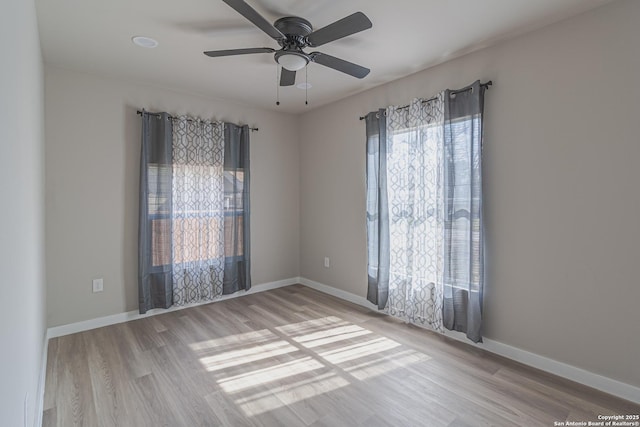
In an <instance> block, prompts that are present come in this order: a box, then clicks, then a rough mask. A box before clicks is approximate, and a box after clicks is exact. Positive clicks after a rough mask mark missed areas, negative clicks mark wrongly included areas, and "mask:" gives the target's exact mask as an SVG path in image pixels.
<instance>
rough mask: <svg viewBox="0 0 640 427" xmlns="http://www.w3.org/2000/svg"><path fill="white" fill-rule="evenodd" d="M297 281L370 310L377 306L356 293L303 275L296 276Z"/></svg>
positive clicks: (375, 308)
mask: <svg viewBox="0 0 640 427" xmlns="http://www.w3.org/2000/svg"><path fill="white" fill-rule="evenodd" d="M298 283H300V284H302V285H305V286H307V287H309V288H311V289H315V290H316V291H320V292H322V293H325V294H329V295H333V296H334V297H337V298H340V299H343V300H345V301H349V302H352V303H354V304H358V305H361V306H363V307H366V308H368V309H370V310H377V309H378V306H376V305H374V304H372V303H371V302H370V301H369V300H368V299H366V298H363V297H361V296H358V295H354V294H352V293H351V292H347V291H343V290H342V289H337V288H334V287H333V286H328V285H325V284H323V283H319V282H314V281H313V280H309V279H307V278H304V277H299V278H298Z"/></svg>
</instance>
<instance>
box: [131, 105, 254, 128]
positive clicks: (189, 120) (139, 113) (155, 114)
mask: <svg viewBox="0 0 640 427" xmlns="http://www.w3.org/2000/svg"><path fill="white" fill-rule="evenodd" d="M147 114H151V115H152V116H159V115H160V113H150V112H148V111H147ZM138 115H139V116H141V115H142V111H140V110H138ZM169 118H170V119H175V117H173V116H171V115H169ZM187 121H188V122H192V121H193V120H191V119H187ZM249 130H250V131H252V132H258V128H249Z"/></svg>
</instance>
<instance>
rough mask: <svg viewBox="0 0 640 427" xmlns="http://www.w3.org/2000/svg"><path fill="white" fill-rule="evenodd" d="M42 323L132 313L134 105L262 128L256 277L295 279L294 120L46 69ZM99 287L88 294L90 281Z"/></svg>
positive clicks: (254, 147)
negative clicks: (96, 280)
mask: <svg viewBox="0 0 640 427" xmlns="http://www.w3.org/2000/svg"><path fill="white" fill-rule="evenodd" d="M45 91H46V92H45V95H46V97H45V105H46V136H47V147H46V208H47V216H46V236H47V239H46V240H47V242H46V265H47V286H48V289H49V292H48V298H47V317H48V324H49V326H56V325H62V324H67V323H73V322H78V321H82V320H88V319H93V318H96V317H101V316H106V315H110V314H116V313H122V312H126V311H131V310H136V309H137V307H138V296H137V293H138V292H137V274H138V273H137V268H138V266H137V242H138V235H137V233H138V179H139V159H140V118H139V116H137V115H136V110H137V109H138V108H143V107H144V108H146V109H147V110H150V111H169V112H170V113H174V114H190V115H194V116H199V117H207V118H215V119H216V120H224V121H230V122H234V123H247V124H249V125H251V126H254V127H259V128H260V131H259V132H253V133H252V134H251V168H252V183H251V185H252V188H251V190H252V194H251V203H252V206H251V208H252V214H251V229H252V234H251V236H252V248H251V249H252V256H253V264H252V270H253V273H252V275H253V283H254V284H260V283H267V282H272V281H276V280H281V279H288V278H291V277H296V276H298V275H299V270H298V266H299V242H300V237H299V217H300V215H299V198H298V194H299V179H298V176H299V169H298V158H299V152H298V141H297V135H298V134H297V127H296V122H295V121H294V118H293V116H290V115H286V114H280V113H276V112H268V111H264V110H259V109H255V108H248V107H245V106H241V105H237V104H234V103H231V102H226V101H224V100H216V99H210V98H203V97H199V96H196V95H188V94H184V93H178V92H172V91H170V90H165V89H162V88H158V87H152V86H145V85H141V84H134V83H129V82H125V81H121V80H117V79H112V78H103V77H96V76H93V75H88V74H83V73H78V72H73V71H68V70H61V69H57V68H53V67H50V66H46V67H45ZM98 277H103V278H104V292H102V293H95V294H94V293H92V292H91V281H92V279H93V278H98Z"/></svg>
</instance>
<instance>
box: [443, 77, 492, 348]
mask: <svg viewBox="0 0 640 427" xmlns="http://www.w3.org/2000/svg"><path fill="white" fill-rule="evenodd" d="M485 89H486V88H485V86H483V85H482V84H480V82H479V81H476V82H475V83H474V84H473V85H471V86H469V87H467V88H464V89H461V90H457V91H451V90H447V91H446V92H445V100H446V102H445V116H444V159H443V187H444V192H445V197H444V224H445V233H444V247H443V249H444V272H443V274H444V282H443V291H444V309H443V311H444V325H445V327H446V328H447V329H451V330H456V331H460V332H465V333H466V334H467V337H468V338H469V339H470V340H471V341H473V342H481V341H482V298H483V293H484V250H483V246H484V227H483V222H482V121H483V111H484V92H485Z"/></svg>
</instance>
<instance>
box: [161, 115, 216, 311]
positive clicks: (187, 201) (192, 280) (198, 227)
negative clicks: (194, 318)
mask: <svg viewBox="0 0 640 427" xmlns="http://www.w3.org/2000/svg"><path fill="white" fill-rule="evenodd" d="M224 148H225V147H224V125H223V124H222V123H211V122H209V121H202V120H200V119H189V118H187V117H178V118H176V119H174V120H173V187H172V191H173V217H172V222H173V234H172V241H173V256H172V259H171V263H172V264H173V303H174V304H176V305H184V304H189V303H193V302H199V301H211V300H213V299H214V298H215V297H217V296H219V295H222V279H223V274H224V219H225V213H224V176H223V166H224V155H225V150H224Z"/></svg>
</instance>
